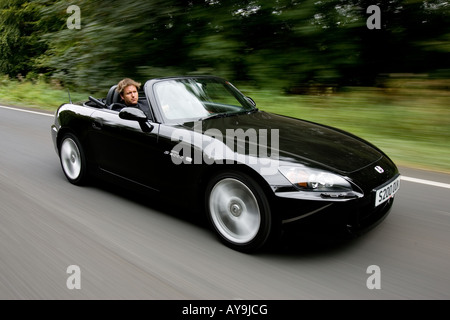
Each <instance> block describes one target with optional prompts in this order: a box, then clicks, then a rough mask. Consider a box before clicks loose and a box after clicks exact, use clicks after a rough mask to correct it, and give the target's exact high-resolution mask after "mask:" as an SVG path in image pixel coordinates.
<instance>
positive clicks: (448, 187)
mask: <svg viewBox="0 0 450 320" xmlns="http://www.w3.org/2000/svg"><path fill="white" fill-rule="evenodd" d="M0 108H3V109H9V110H16V111H21V112H27V113H33V114H38V115H41V116H47V117H54V116H55V115H54V114H50V113H44V112H38V111H31V110H25V109H19V108H13V107H6V106H2V105H0ZM401 179H402V180H404V181H409V182H414V183H420V184H426V185H429V186H433V187H440V188H446V189H450V184H448V183H442V182H436V181H431V180H424V179H417V178H412V177H405V176H401Z"/></svg>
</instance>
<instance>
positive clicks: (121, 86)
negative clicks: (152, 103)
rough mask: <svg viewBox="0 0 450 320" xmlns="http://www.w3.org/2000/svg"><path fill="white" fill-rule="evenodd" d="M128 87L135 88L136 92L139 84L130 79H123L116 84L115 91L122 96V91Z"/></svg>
mask: <svg viewBox="0 0 450 320" xmlns="http://www.w3.org/2000/svg"><path fill="white" fill-rule="evenodd" d="M128 86H135V87H136V89H137V90H139V88H140V87H141V84H140V83H139V82H136V81H134V80H133V79H130V78H125V79H123V80H121V81H120V82H119V83H118V84H117V88H116V90H117V91H118V92H119V93H120V94H122V93H123V90H124V89H125V88H126V87H128Z"/></svg>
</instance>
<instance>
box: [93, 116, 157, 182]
mask: <svg viewBox="0 0 450 320" xmlns="http://www.w3.org/2000/svg"><path fill="white" fill-rule="evenodd" d="M91 119H92V130H91V131H90V132H91V134H90V137H89V140H90V142H91V146H92V153H93V155H94V159H95V162H96V163H97V165H98V167H99V168H100V170H102V171H104V172H107V173H110V174H113V175H116V176H120V177H122V178H124V179H127V180H131V181H133V182H136V183H138V184H143V185H145V186H148V187H151V188H153V189H156V190H159V188H160V185H159V181H160V178H159V176H160V171H159V169H158V168H160V161H161V160H162V159H161V152H160V151H159V150H158V131H159V124H157V123H151V124H150V122H148V123H147V125H148V126H149V127H151V130H150V131H149V132H145V131H147V130H145V131H144V130H142V128H141V125H140V124H139V122H138V121H134V120H125V119H121V118H120V117H119V112H117V111H113V110H107V109H102V110H98V111H96V112H94V113H93V114H92V116H91Z"/></svg>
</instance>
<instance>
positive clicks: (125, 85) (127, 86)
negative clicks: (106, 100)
mask: <svg viewBox="0 0 450 320" xmlns="http://www.w3.org/2000/svg"><path fill="white" fill-rule="evenodd" d="M140 87H141V84H140V83H139V82H136V81H134V80H133V79H130V78H125V79H123V80H121V81H120V82H119V83H118V84H117V88H116V90H117V91H118V92H119V94H120V98H121V99H122V101H121V103H122V102H123V104H125V105H126V106H127V107H134V108H138V109H141V110H142V111H144V113H145V115H146V116H147V117H150V108H149V106H148V104H147V103H146V101H143V100H141V101H139V93H138V90H139V88H140Z"/></svg>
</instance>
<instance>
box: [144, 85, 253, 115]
mask: <svg viewBox="0 0 450 320" xmlns="http://www.w3.org/2000/svg"><path fill="white" fill-rule="evenodd" d="M190 82H191V83H192V84H194V83H198V84H202V85H204V84H205V83H206V84H210V83H211V84H218V85H221V86H223V88H224V89H225V90H224V92H225V91H226V92H228V93H229V96H228V97H229V98H231V97H233V98H234V100H233V102H235V103H236V105H235V104H233V105H229V104H223V105H220V104H219V103H217V101H213V100H211V101H206V100H205V101H202V100H200V99H199V97H198V96H196V95H195V94H194V92H192V90H184V92H183V90H181V89H180V90H181V91H179V92H178V94H181V95H183V94H186V93H187V92H189V91H191V92H190V94H191V97H190V98H193V99H194V100H195V99H197V101H194V100H192V102H194V103H195V102H197V103H202V105H203V108H204V110H208V109H207V107H206V106H205V104H204V102H207V103H210V104H211V105H215V106H216V107H217V109H216V110H214V112H212V111H213V110H212V109H210V110H209V111H210V112H203V113H201V114H200V113H197V114H196V113H192V114H191V115H189V116H183V115H182V116H177V117H172V118H171V117H169V116H168V114H167V109H166V111H164V108H165V106H164V105H163V104H162V100H163V99H162V95H164V94H163V93H161V88H162V86H163V85H168V86H171V85H172V86H173V88H175V86H174V85H175V84H176V85H178V84H180V88H181V85H184V86H185V87H187V88H188V86H189V83H190ZM197 89H198V88H197ZM144 90H145V92H146V93H147V97H151V98H150V103H151V105H152V106H153V109H155V115H156V118H157V119H158V120H159V121H158V122H160V123H185V122H191V121H199V120H207V119H208V118H217V117H222V116H223V117H226V116H233V115H237V114H243V113H246V112H254V111H255V110H257V109H256V107H255V105H254V104H253V103H252V102H251V100H250V99H249V98H248V97H247V96H245V95H244V94H243V93H242V92H241V91H240V90H238V89H237V88H236V87H235V86H234V85H232V84H231V83H230V82H229V81H227V80H225V79H223V78H220V77H215V76H183V77H166V78H158V79H152V80H149V81H147V82H146V83H145V85H144ZM170 90H171V88H169V92H170ZM176 90H178V89H175V90H174V91H176ZM174 93H176V92H174ZM200 93H206V91H205V90H202V91H201V92H200ZM167 97H168V96H167ZM206 97H207V98H211V96H208V95H206ZM172 99H174V100H176V99H177V98H172ZM177 103H178V102H177ZM210 107H211V106H210ZM220 107H222V108H223V110H219V109H220ZM183 108H184V106H183ZM197 108H199V106H198V105H197ZM227 108H228V110H227ZM180 109H181V108H180ZM183 111H185V110H183Z"/></svg>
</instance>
